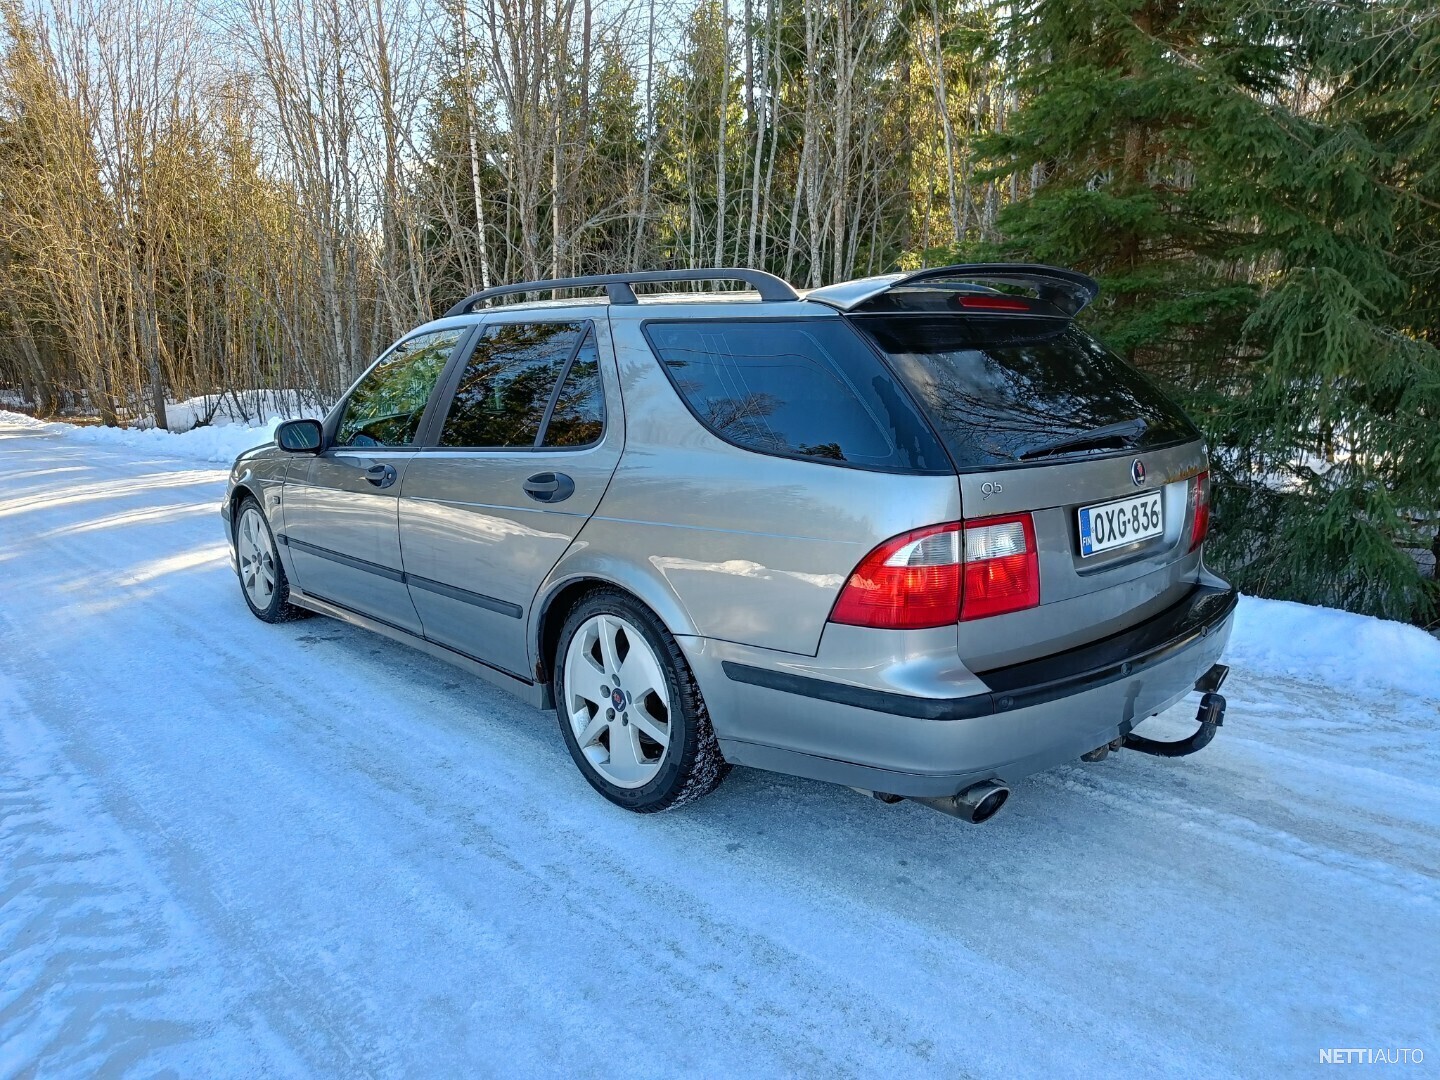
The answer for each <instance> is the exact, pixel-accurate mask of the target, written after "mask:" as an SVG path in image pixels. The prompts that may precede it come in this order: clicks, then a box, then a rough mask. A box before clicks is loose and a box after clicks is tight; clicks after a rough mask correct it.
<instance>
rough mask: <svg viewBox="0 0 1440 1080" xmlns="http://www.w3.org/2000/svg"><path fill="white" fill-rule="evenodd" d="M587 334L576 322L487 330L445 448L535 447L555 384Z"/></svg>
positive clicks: (454, 407) (468, 368)
mask: <svg viewBox="0 0 1440 1080" xmlns="http://www.w3.org/2000/svg"><path fill="white" fill-rule="evenodd" d="M585 334H586V324H585V323H575V322H551V323H500V324H497V325H493V326H489V327H486V329H485V332H484V334H483V336H482V337H481V338H480V340H479V341H478V342H477V343H476V345H475V351H474V352H473V353H472V354H471V356H470V361H469V363H468V364H466V365H465V370H464V372H463V373H462V374H461V376H460V383H459V385H458V386H457V387H456V389H455V397H454V400H453V401H452V402H451V404H450V412H449V415H447V416H446V418H445V426H444V428H443V429H442V431H441V433H440V445H441V446H467V447H507V446H513V447H532V446H535V445H536V442H537V440H538V438H539V436H540V427H541V424H542V423H543V422H544V419H545V411H546V409H547V407H548V406H549V404H550V399H551V397H552V396H553V394H554V391H555V384H556V382H557V381H559V379H560V377H561V375H562V374H563V373H564V371H565V368H566V365H567V364H569V362H570V360H571V357H572V356H574V355H575V352H576V348H577V346H579V345H580V344H581V337H582V335H585ZM589 336H590V337H591V339H592V340H593V331H592V332H591V335H589ZM597 373H598V365H597Z"/></svg>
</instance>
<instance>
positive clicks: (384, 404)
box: [335, 327, 465, 446]
mask: <svg viewBox="0 0 1440 1080" xmlns="http://www.w3.org/2000/svg"><path fill="white" fill-rule="evenodd" d="M464 334H465V329H464V328H463V327H460V328H456V329H454V330H436V331H434V332H433V333H429V334H417V335H415V336H414V337H413V338H410V339H409V340H408V341H404V342H401V343H400V344H399V345H397V346H396V347H395V348H394V349H392V350H390V352H389V353H388V354H387V355H386V356H385V358H384V359H382V360H381V361H380V362H379V363H378V364H376V365H375V366H374V367H373V368H371V369H370V371H369V372H367V373H366V375H365V377H364V378H363V379H361V380H360V382H359V383H357V384H356V386H355V389H354V390H352V391H351V392H350V397H349V399H348V400H347V401H346V403H345V414H344V416H342V417H341V419H340V427H339V429H338V430H337V431H336V433H335V442H336V445H338V446H408V445H409V444H410V443H412V442H414V441H415V433H416V431H417V430H418V429H419V427H420V418H421V417H422V416H423V415H424V413H425V404H426V402H427V401H429V400H430V391H431V390H432V389H434V387H435V381H436V380H437V379H438V378H440V373H441V372H442V371H443V370H445V362H446V361H447V360H449V359H450V353H451V351H452V350H453V349H454V348H455V345H456V343H458V342H459V340H460V339H461V337H463V336H464Z"/></svg>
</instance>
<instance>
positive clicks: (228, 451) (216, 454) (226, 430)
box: [0, 409, 323, 465]
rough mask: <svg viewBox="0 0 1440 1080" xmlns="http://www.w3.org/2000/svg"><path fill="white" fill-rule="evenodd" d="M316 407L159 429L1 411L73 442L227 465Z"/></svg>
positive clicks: (1, 417)
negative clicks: (257, 419) (252, 420)
mask: <svg viewBox="0 0 1440 1080" xmlns="http://www.w3.org/2000/svg"><path fill="white" fill-rule="evenodd" d="M322 415H323V413H320V412H317V411H316V410H314V409H295V410H293V411H289V412H284V413H274V414H271V415H270V416H269V418H268V419H267V420H265V422H264V423H257V424H245V423H240V422H234V423H215V424H210V425H207V426H205V427H199V428H194V429H192V430H189V431H183V432H182V431H173V432H172V431H164V430H161V429H160V428H134V427H132V428H120V427H103V426H100V425H83V426H82V425H76V424H65V423H58V422H56V423H47V422H45V421H43V420H36V419H34V418H33V417H29V416H25V415H23V414H21V413H12V412H6V411H4V410H0V425H9V426H11V427H16V428H25V429H26V430H29V431H42V432H49V433H51V434H54V435H58V436H63V437H64V438H65V439H67V440H68V441H70V442H72V443H89V444H92V445H95V446H110V447H124V448H127V449H131V450H136V451H142V452H151V453H158V454H164V455H165V456H167V457H177V458H185V459H188V460H190V461H213V462H223V463H224V464H226V465H228V464H230V462H232V461H234V460H235V458H236V457H237V456H238V455H239V454H240V453H241V452H242V451H245V450H249V449H250V448H251V447H252V446H260V445H261V444H262V443H267V442H271V441H273V440H274V438H275V429H276V428H277V427H279V426H280V423H281V421H283V420H288V419H291V418H292V417H300V416H314V417H319V416H322Z"/></svg>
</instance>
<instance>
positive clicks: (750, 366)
mask: <svg viewBox="0 0 1440 1080" xmlns="http://www.w3.org/2000/svg"><path fill="white" fill-rule="evenodd" d="M646 333H647V334H648V335H649V338H650V343H651V345H652V346H653V347H654V349H655V352H656V354H657V355H658V356H659V357H660V360H661V362H662V363H663V365H664V368H665V371H666V372H667V373H668V374H669V375H670V378H671V380H672V381H673V382H674V384H675V387H676V389H677V390H679V391H680V395H681V396H682V397H683V398H684V399H685V400H686V402H687V403H688V404H689V405H690V408H691V409H692V410H693V411H694V412H695V415H696V416H697V417H699V419H700V421H701V422H702V423H703V424H705V426H706V427H708V428H709V429H710V430H711V431H713V432H714V433H715V434H716V435H719V436H720V437H721V438H722V439H725V440H726V441H727V442H731V443H734V444H735V445H737V446H742V447H744V448H746V449H748V450H758V451H761V452H763V453H771V454H782V455H786V456H797V457H807V458H814V459H817V460H821V461H837V462H846V463H849V464H854V465H863V466H867V467H872V468H894V469H918V470H939V469H943V468H945V467H946V466H947V465H948V462H947V461H946V460H945V457H944V453H943V451H941V450H940V448H939V447H938V446H937V445H936V444H935V440H934V437H933V435H931V433H930V432H929V431H928V430H927V429H926V428H925V426H924V423H923V421H921V420H920V418H919V417H918V416H917V415H916V412H915V409H914V406H912V405H911V404H910V403H909V402H908V400H907V399H906V396H905V394H904V393H903V391H900V390H899V389H898V388H897V387H896V385H895V380H894V378H893V377H892V376H891V375H890V373H889V372H888V371H886V370H885V368H884V366H883V365H882V364H881V363H880V361H879V359H878V358H877V357H876V356H875V355H874V353H872V352H871V351H870V349H868V348H867V347H866V346H865V343H864V342H863V341H861V340H860V338H858V337H857V336H856V334H855V332H854V331H853V330H852V329H851V328H850V327H849V326H848V325H847V324H846V323H845V322H844V321H842V320H841V319H839V318H835V319H819V318H815V319H793V320H783V321H782V320H764V321H761V320H745V321H733V322H730V321H720V320H714V321H706V322H673V323H666V322H654V323H650V324H649V325H648V326H647V327H646Z"/></svg>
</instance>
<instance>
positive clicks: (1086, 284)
mask: <svg viewBox="0 0 1440 1080" xmlns="http://www.w3.org/2000/svg"><path fill="white" fill-rule="evenodd" d="M993 285H1002V286H1005V285H1008V286H1020V287H1022V288H1024V289H1027V290H1029V291H1030V293H1032V294H1033V296H1034V298H1035V299H1036V300H1038V301H1040V303H1039V304H1037V305H1035V310H1030V309H1029V308H1028V307H1027V308H1026V310H1027V311H1028V312H1029V313H1030V314H1051V315H1063V316H1064V317H1066V318H1074V317H1075V316H1076V315H1078V314H1079V313H1080V312H1081V311H1082V310H1083V309H1084V308H1085V306H1086V305H1087V304H1089V303H1090V301H1092V300H1094V299H1095V297H1096V296H1097V295H1098V294H1099V292H1100V286H1099V284H1098V283H1097V282H1096V281H1095V279H1094V278H1092V277H1088V276H1087V275H1085V274H1081V273H1077V272H1076V271H1074V270H1062V269H1061V268H1059V267H1058V266H1043V265H1041V264H1039V263H965V264H961V265H956V266H937V267H934V268H932V269H929V270H917V271H915V272H913V273H909V274H882V275H880V276H879V277H868V278H860V279H859V280H857V281H844V282H841V283H840V284H838V285H826V286H824V287H823V288H819V289H811V290H810V291H809V292H807V293H806V294H805V299H806V300H815V301H818V302H819V303H822V304H826V305H828V306H830V307H833V308H836V309H837V310H840V311H844V312H855V311H863V310H866V309H871V310H892V311H893V310H897V309H903V307H904V304H903V302H902V298H901V297H900V296H896V295H894V294H896V293H897V292H898V293H903V292H912V291H918V290H923V291H924V292H927V293H932V292H941V293H949V294H952V295H953V296H954V297H955V298H957V300H958V303H957V304H956V305H955V306H956V307H957V308H961V309H963V308H970V307H973V308H975V309H977V311H979V310H983V309H986V308H989V309H990V310H991V311H997V310H1006V307H1008V305H1006V306H1005V307H1002V306H1001V305H1000V303H999V302H998V298H1003V297H1005V296H1007V295H1008V294H1007V293H1005V292H1002V291H1001V290H999V289H995V288H993V287H990V286H993ZM967 296H973V297H974V298H975V299H974V300H973V301H969V302H967V301H966V299H965V297H967ZM987 296H989V297H995V298H997V300H996V301H990V302H987V301H985V300H984V299H983V298H984V297H987ZM1017 299H1021V298H1017ZM887 301H888V302H887ZM1045 308H1049V309H1051V310H1048V311H1047V310H1044V309H1045Z"/></svg>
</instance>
